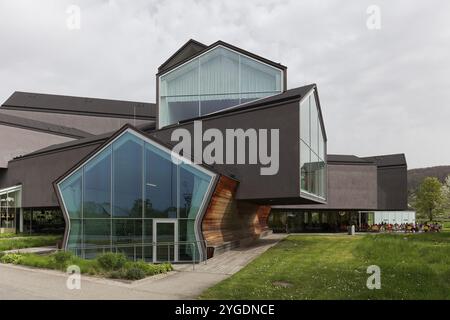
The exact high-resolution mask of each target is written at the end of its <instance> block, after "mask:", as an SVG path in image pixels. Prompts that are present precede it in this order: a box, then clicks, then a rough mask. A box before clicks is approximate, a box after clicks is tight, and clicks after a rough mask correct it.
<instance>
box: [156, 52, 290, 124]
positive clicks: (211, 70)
mask: <svg viewBox="0 0 450 320" xmlns="http://www.w3.org/2000/svg"><path fill="white" fill-rule="evenodd" d="M282 81H283V71H282V70H281V69H277V68H275V67H272V66H269V65H266V64H264V63H262V62H259V61H256V60H254V59H251V58H249V57H246V56H244V55H242V54H240V53H237V52H235V51H232V50H229V49H227V48H224V47H222V46H218V47H216V48H214V49H212V50H211V51H209V52H207V53H205V54H204V55H202V56H200V57H198V58H195V59H192V60H191V61H189V62H188V63H186V64H184V65H182V66H181V67H179V68H177V69H175V70H172V71H169V72H168V73H166V74H164V75H162V76H161V77H160V85H159V96H160V97H159V99H160V100H159V126H160V127H163V126H166V125H169V124H173V123H176V122H178V121H180V120H185V119H189V118H194V117H198V116H201V115H205V114H209V113H212V112H215V111H219V110H222V109H225V108H228V107H232V106H235V105H238V104H241V103H245V102H249V101H252V100H256V99H260V98H264V97H267V96H271V95H274V94H277V93H280V92H281V91H282V90H283V88H282V87H283V85H282Z"/></svg>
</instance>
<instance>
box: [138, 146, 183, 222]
mask: <svg viewBox="0 0 450 320" xmlns="http://www.w3.org/2000/svg"><path fill="white" fill-rule="evenodd" d="M145 217H146V218H176V217H177V166H176V165H175V164H174V163H172V159H171V157H170V155H169V154H167V153H166V152H163V151H161V150H160V149H158V148H157V147H154V146H152V145H150V144H146V146H145Z"/></svg>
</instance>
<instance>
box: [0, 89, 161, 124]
mask: <svg viewBox="0 0 450 320" xmlns="http://www.w3.org/2000/svg"><path fill="white" fill-rule="evenodd" d="M1 107H2V108H5V109H14V110H24V111H38V112H49V113H68V114H78V115H89V116H104V117H111V118H131V119H133V118H136V119H147V120H150V119H154V118H155V116H156V105H155V104H154V103H144V102H135V101H121V100H109V99H97V98H86V97H73V96H62V95H55V94H42V93H30V92H20V91H16V92H14V93H13V94H12V95H11V96H10V97H9V98H8V100H6V101H5V103H3V105H2V106H1Z"/></svg>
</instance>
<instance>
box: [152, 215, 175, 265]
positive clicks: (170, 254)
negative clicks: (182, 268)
mask: <svg viewBox="0 0 450 320" xmlns="http://www.w3.org/2000/svg"><path fill="white" fill-rule="evenodd" d="M174 243H175V224H174V223H172V222H169V223H166V222H164V223H160V222H158V223H156V261H160V262H164V261H173V260H174V259H175V258H174V257H175V250H174V249H175V246H174Z"/></svg>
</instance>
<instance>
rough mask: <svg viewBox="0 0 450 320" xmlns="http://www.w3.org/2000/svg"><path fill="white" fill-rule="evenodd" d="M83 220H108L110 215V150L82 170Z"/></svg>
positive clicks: (106, 150) (102, 153) (103, 152)
mask: <svg viewBox="0 0 450 320" xmlns="http://www.w3.org/2000/svg"><path fill="white" fill-rule="evenodd" d="M83 199H84V201H83V212H84V217H85V218H108V217H110V215H111V148H110V147H108V148H107V149H105V150H104V151H102V152H101V153H100V154H99V155H97V156H96V157H95V158H94V159H92V160H91V161H89V163H88V164H86V166H85V168H84V198H83Z"/></svg>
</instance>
